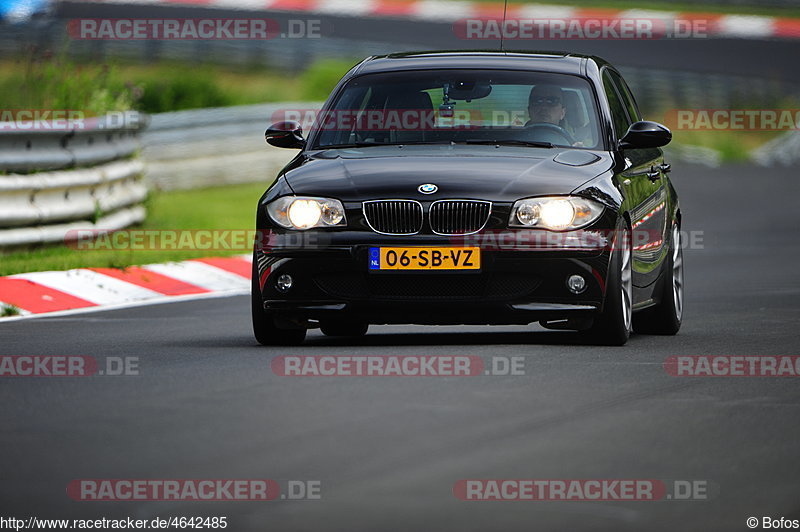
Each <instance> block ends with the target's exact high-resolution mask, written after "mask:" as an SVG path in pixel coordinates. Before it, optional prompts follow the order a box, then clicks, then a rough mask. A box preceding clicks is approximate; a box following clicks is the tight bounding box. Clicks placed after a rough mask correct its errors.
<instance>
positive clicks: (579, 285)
mask: <svg viewBox="0 0 800 532" xmlns="http://www.w3.org/2000/svg"><path fill="white" fill-rule="evenodd" d="M567 288H569V291H570V292H572V293H573V294H580V293H581V292H583V291H584V290H586V279H584V278H583V277H581V276H580V275H570V276H569V278H568V279H567Z"/></svg>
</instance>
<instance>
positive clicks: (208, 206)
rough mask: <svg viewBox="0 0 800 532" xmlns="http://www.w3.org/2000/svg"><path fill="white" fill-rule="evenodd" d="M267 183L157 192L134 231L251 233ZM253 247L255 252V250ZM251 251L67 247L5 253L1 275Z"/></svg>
mask: <svg viewBox="0 0 800 532" xmlns="http://www.w3.org/2000/svg"><path fill="white" fill-rule="evenodd" d="M267 186H268V184H266V183H257V184H246V185H235V186H226V187H215V188H208V189H198V190H187V191H176V192H162V193H155V194H154V195H152V196H151V197H150V198H149V199H148V202H147V203H148V216H147V220H146V221H145V223H144V224H142V225H140V226H138V227H134V228H132V229H149V230H158V229H163V230H195V229H206V230H207V229H219V230H241V231H248V230H252V229H254V227H255V212H256V202H257V201H258V199H259V198H260V197H261V194H262V193H263V192H264V190H265V189H266V188H267ZM251 249H252V248H251ZM246 252H247V250H242V249H238V250H231V251H217V250H203V249H198V250H177V251H167V250H164V251H160V250H129V249H118V250H109V249H96V250H77V249H73V248H72V247H69V246H67V245H65V244H60V245H53V246H45V247H40V248H37V249H29V250H25V251H12V252H0V275H11V274H14V273H24V272H33V271H48V270H68V269H71V268H106V267H111V268H124V267H126V266H132V265H139V264H150V263H155V262H167V261H174V260H186V259H192V258H198V257H208V256H226V255H236V254H242V253H246Z"/></svg>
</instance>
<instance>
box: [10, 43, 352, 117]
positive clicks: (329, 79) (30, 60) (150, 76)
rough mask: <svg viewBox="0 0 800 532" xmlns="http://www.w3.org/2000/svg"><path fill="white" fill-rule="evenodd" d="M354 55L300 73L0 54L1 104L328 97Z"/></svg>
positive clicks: (92, 107) (177, 105)
mask: <svg viewBox="0 0 800 532" xmlns="http://www.w3.org/2000/svg"><path fill="white" fill-rule="evenodd" d="M354 63H355V60H353V61H341V60H321V61H318V62H316V63H314V64H312V65H311V66H310V67H309V68H308V69H307V70H306V71H305V72H302V73H300V74H298V75H297V76H287V75H285V74H284V73H281V72H276V71H274V70H270V69H266V68H255V67H237V66H229V65H210V64H205V65H204V64H200V65H187V64H185V63H180V62H169V61H166V62H161V63H155V64H150V65H143V64H128V63H124V62H119V61H118V62H109V63H102V64H98V63H94V62H91V61H86V62H78V61H76V60H73V59H69V58H67V57H66V56H65V55H63V54H62V56H60V57H45V58H42V57H33V56H24V57H18V58H16V59H13V60H8V59H6V60H0V109H72V110H80V111H84V112H86V113H87V114H88V115H93V114H103V113H105V112H107V111H124V110H128V109H136V110H139V111H144V112H147V113H161V112H167V111H179V110H181V109H197V108H204V107H226V106H232V105H248V104H256V103H265V102H282V101H298V100H306V101H318V100H324V99H325V98H327V97H328V94H329V93H330V91H331V89H333V87H334V86H335V85H336V83H337V82H338V81H339V79H340V78H341V77H342V75H343V74H344V73H345V72H347V71H348V70H349V69H350V67H352V66H353V64H354Z"/></svg>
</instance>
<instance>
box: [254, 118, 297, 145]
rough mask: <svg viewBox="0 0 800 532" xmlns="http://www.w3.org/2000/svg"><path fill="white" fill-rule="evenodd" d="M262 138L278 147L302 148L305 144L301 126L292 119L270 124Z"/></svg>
mask: <svg viewBox="0 0 800 532" xmlns="http://www.w3.org/2000/svg"><path fill="white" fill-rule="evenodd" d="M264 138H265V139H266V141H267V144H271V145H272V146H277V147H278V148H299V149H302V148H303V147H304V146H305V145H306V139H304V138H303V128H301V127H300V124H299V123H297V122H295V121H293V120H289V121H286V122H276V123H274V124H272V125H271V126H269V128H267V130H266V131H265V132H264Z"/></svg>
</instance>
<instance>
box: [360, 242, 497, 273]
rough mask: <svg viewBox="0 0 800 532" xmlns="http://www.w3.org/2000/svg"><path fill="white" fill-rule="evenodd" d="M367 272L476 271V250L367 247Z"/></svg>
mask: <svg viewBox="0 0 800 532" xmlns="http://www.w3.org/2000/svg"><path fill="white" fill-rule="evenodd" d="M369 269H370V270H480V269H481V250H480V248H479V247H413V248H396V247H385V248H384V247H380V248H369Z"/></svg>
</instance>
